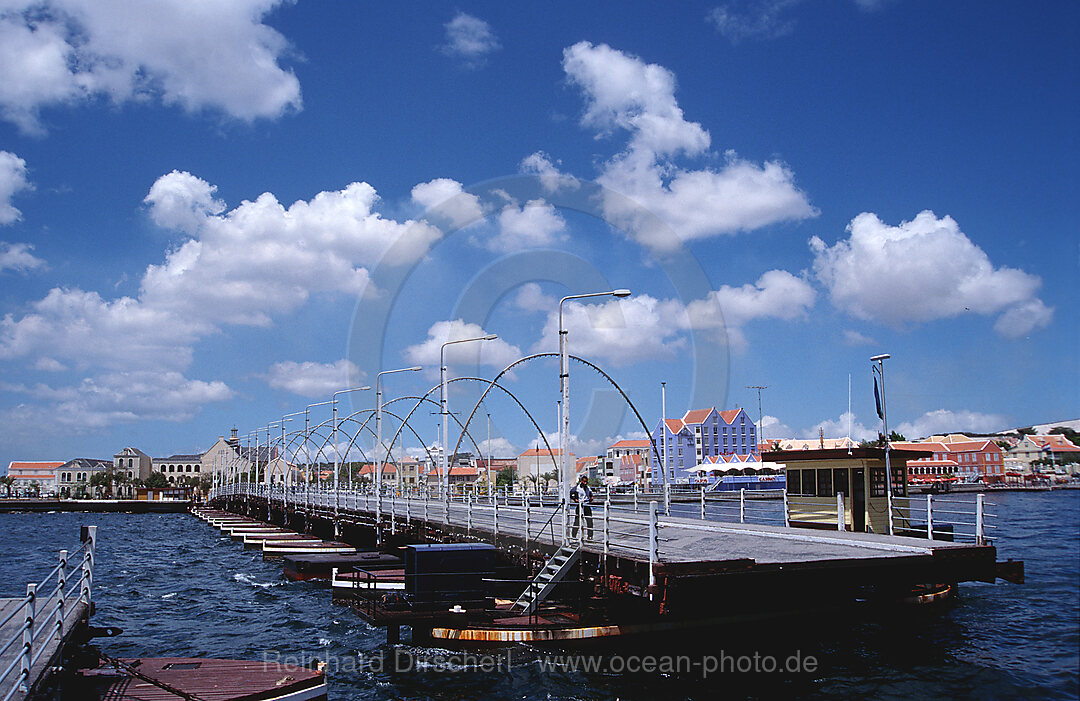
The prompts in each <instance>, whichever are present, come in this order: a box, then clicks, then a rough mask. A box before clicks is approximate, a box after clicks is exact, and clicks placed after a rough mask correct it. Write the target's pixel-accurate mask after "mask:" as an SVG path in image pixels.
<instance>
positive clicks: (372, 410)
mask: <svg viewBox="0 0 1080 701" xmlns="http://www.w3.org/2000/svg"><path fill="white" fill-rule="evenodd" d="M399 399H411V397H397V398H395V399H391V400H390V401H388V402H386V403H385V404H383V411H384V412H386V413H387V414H390V416H392V417H394V418H395V419H397V420H398V421H401V422H402V423H401V425H402V427H404V426H407V425H408V424H407V423H406V422H405V420H404V419H402V418H401V417H400V416H398V415H397V414H395V413H394V412H392V411H387V409H386V407H387V406H388V405H390V404H393V403H394V402H396V401H398V400H399ZM365 411H370V412H371V414H372V415H371V416H369V417H367V418H366V419H364V423H363V424H360V422H359V421H357V420H356V418H355V417H356V416H357V415H358V414H361V413H363V412H365ZM374 415H375V410H374V409H361V410H360V411H355V412H353V413H352V414H349V415H348V416H346V417H345V418H344V419H341V421H350V420H351V421H352V422H353V423H355V424H360V428H359V429H357V431H356V433H355V434H354V435H353V437H352V438H351V439H350V440H349V444H348V445H347V446H346V447H345V455H346V457H348V455H349V450H350V449H351V448H352V447H353V446H354V445H356V439H357V438H359V437H360V433H361V432H362V431H363V430H364V429H365V428H367V430H368V433H370V434H371V436H372V438H377V436H376V435H375V431H374V430H372V429H371V427H370V426H368V422H370V421H371V419H372V418H373V417H374ZM338 425H339V426H340V422H339V424H338ZM409 430H410V431H412V434H413V436H415V437H416V440H417V441H419V442H420V444H421V445H423V444H424V439H423V438H421V437H420V434H419V433H417V432H416V429H414V428H413V427H412V426H409ZM398 431H399V432H400V429H398ZM395 436H396V434H395ZM390 446H391V447H393V443H391V444H390ZM356 448H357V449H359V450H360V455H361V456H363V458H364V459H365V460H366V459H367V455H366V454H365V453H364V449H363V448H361V447H360V446H358V445H356ZM424 452H425V453H427V456H428V459H431V451H429V450H428V449H427V446H426V445H424ZM386 457H387V459H389V458H390V449H389V448H387V450H386ZM374 464H375V462H374V459H372V465H374Z"/></svg>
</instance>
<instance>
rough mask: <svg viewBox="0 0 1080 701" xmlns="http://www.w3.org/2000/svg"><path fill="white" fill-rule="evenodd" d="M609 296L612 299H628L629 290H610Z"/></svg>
mask: <svg viewBox="0 0 1080 701" xmlns="http://www.w3.org/2000/svg"><path fill="white" fill-rule="evenodd" d="M611 294H612V296H614V297H629V296H630V290H626V289H618V290H612V292H611Z"/></svg>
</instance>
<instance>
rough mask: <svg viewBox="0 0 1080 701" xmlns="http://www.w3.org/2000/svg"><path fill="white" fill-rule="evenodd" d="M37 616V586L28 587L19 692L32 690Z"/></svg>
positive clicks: (30, 585)
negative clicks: (31, 672)
mask: <svg viewBox="0 0 1080 701" xmlns="http://www.w3.org/2000/svg"><path fill="white" fill-rule="evenodd" d="M36 614H37V585H36V584H27V585H26V621H25V623H24V626H25V627H24V628H23V652H22V660H21V662H20V663H19V667H20V672H21V674H20V675H19V676H20V678H21V680H22V681H20V682H19V691H29V690H30V664H31V662H32V661H33V659H34V619H35V617H36Z"/></svg>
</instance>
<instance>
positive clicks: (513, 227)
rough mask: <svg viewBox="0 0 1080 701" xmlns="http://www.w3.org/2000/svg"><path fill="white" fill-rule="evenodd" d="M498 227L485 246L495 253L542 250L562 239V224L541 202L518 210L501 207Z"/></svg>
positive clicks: (550, 206) (556, 214) (511, 207)
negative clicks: (530, 249)
mask: <svg viewBox="0 0 1080 701" xmlns="http://www.w3.org/2000/svg"><path fill="white" fill-rule="evenodd" d="M498 225H499V230H498V233H497V234H496V235H495V236H493V237H491V238H489V239H488V240H487V242H486V244H487V246H488V247H489V248H491V249H492V250H495V251H502V252H512V251H522V250H526V249H529V248H544V247H547V246H553V245H555V244H556V243H558V242H560V241H563V240H565V239H566V235H565V231H566V221H565V220H564V219H563V218H562V216H561V215H560V214H559V213H558V212H557V211H556V210H555V207H554V206H552V205H551V204H549V203H547V202H545V201H544V200H529V201H528V202H526V203H525V204H524V205H523V206H521V207H518V206H517V205H516V204H509V205H507V206H505V207H503V209H502V211H500V212H499V217H498Z"/></svg>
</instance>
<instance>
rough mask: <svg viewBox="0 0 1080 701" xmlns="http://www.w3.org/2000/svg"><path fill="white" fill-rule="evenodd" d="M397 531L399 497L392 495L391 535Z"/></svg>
mask: <svg viewBox="0 0 1080 701" xmlns="http://www.w3.org/2000/svg"><path fill="white" fill-rule="evenodd" d="M395 533H397V497H396V496H392V497H390V535H394V534H395Z"/></svg>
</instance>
